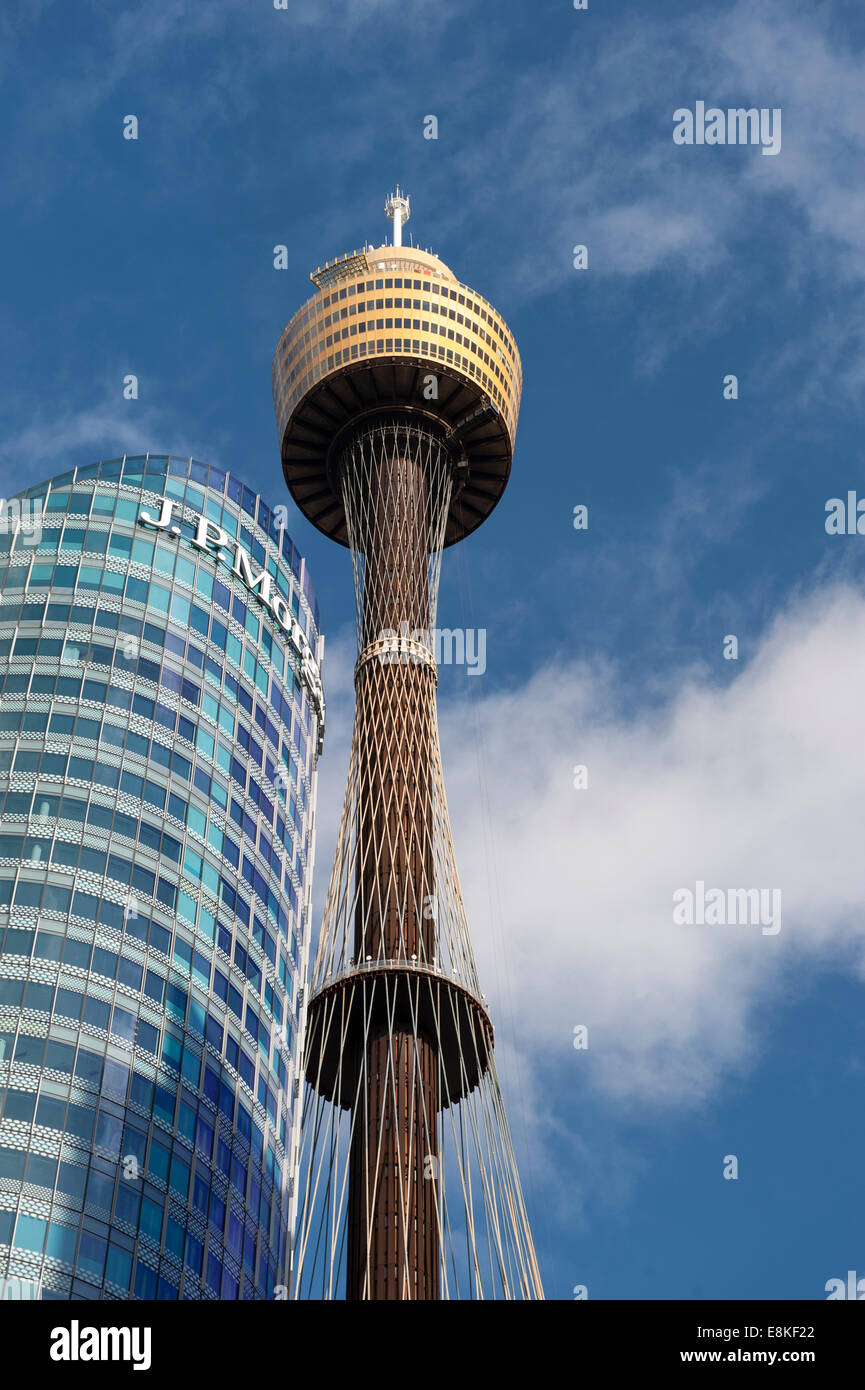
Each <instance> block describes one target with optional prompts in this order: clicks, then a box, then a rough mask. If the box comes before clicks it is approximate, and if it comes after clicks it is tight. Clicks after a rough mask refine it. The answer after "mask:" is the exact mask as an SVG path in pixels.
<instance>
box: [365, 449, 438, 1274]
mask: <svg viewBox="0 0 865 1390" xmlns="http://www.w3.org/2000/svg"><path fill="white" fill-rule="evenodd" d="M425 442H426V443H427V448H426V449H425V450H424V449H422V448H421V447H420V446H421V437H420V436H419V435H418V434H417V433H416V432H415V431H411V432H409V431H407V430H405V429H402V430H400V429H399V428H398V426H397V425H396V423H395V422H392V423H391V424H390V425H387V424H386V425H385V426H384V427H383V429H382V430H381V431H380V432H372V433H370V432H369V431H365V432H364V433H363V434H362V435H360V436H359V437H358V438H357V439H356V441H355V442H354V444H353V446H352V447H350V448H349V449H348V450H347V451H346V453H345V455H344V456H343V469H344V478H343V488H344V491H345V492H346V493H347V495H348V496H349V497H353V498H356V499H358V500H360V505H359V506H355V507H352V512H353V514H354V517H355V528H354V529H355V533H356V534H355V538H354V539H355V546H356V551H357V553H358V554H359V555H360V556H361V557H362V563H363V585H362V590H361V591H359V595H358V604H359V611H358V631H359V639H360V640H359V645H360V648H361V651H360V658H359V661H358V667H357V672H356V677H355V689H356V696H357V703H356V711H357V713H356V720H355V740H356V750H357V756H358V762H359V767H360V789H359V793H360V794H359V806H358V850H357V869H356V878H357V900H356V906H355V922H354V942H355V959H356V961H357V963H358V964H359V965H362V964H363V963H365V962H368V961H379V960H386V961H391V962H395V963H397V964H398V965H400V966H402V967H403V968H405V966H406V964H407V962H409V961H412V960H418V959H421V960H425V961H431V960H432V959H433V958H434V956H435V954H436V945H435V913H434V892H435V885H434V875H433V807H432V775H431V774H432V765H433V762H432V760H433V757H434V756H435V747H436V745H435V740H434V724H435V671H434V668H433V667H432V666H431V665H430V663H429V662H427V661H421V662H418V661H416V660H409V661H400V660H396V661H394V660H393V659H392V658H393V657H394V656H395V655H397V656H398V655H400V653H394V652H393V651H392V650H390V651H389V650H387V648H385V649H384V650H382V643H386V642H387V641H388V634H398V633H403V634H404V633H409V634H410V633H420V634H427V633H428V632H429V627H430V594H429V578H428V573H429V546H430V540H431V537H430V535H429V525H430V519H431V507H432V508H435V503H436V499H435V498H434V497H431V493H430V485H431V481H433V480H432V479H431V478H430V476H429V473H428V466H427V465H428V460H429V457H430V453H431V451H435V449H436V442H435V440H434V438H433V439H430V440H428V441H425ZM361 499H362V500H361ZM349 505H350V506H351V503H349ZM439 510H441V500H440V499H439ZM442 515H443V514H442ZM382 988H387V987H386V986H383V985H381V984H380V983H379V984H375V985H373V986H372V989H373V990H375V989H379V990H381V989H382ZM393 1001H394V1003H395V1001H396V993H394V996H393ZM395 1012H396V1010H395V1008H393V1007H391V1008H386V1009H385V1010H384V1014H383V1017H380V1018H379V1017H377V1018H376V1020H375V1021H374V1022H373V1021H371V1026H370V1027H368V1028H366V1029H365V1040H364V1044H363V1046H364V1048H365V1054H366V1055H365V1057H364V1059H363V1064H362V1065H361V1067H360V1075H361V1077H362V1078H363V1080H362V1085H361V1086H360V1088H359V1094H358V1095H357V1097H356V1103H355V1105H354V1107H353V1109H352V1140H351V1156H350V1161H349V1199H348V1230H347V1245H348V1255H347V1296H348V1297H349V1298H374V1299H405V1298H408V1299H415V1298H417V1299H435V1298H437V1297H438V1292H439V1280H438V1267H439V1250H438V1235H437V1230H436V1191H437V1182H436V1179H437V1164H438V1138H437V1130H438V1119H437V1117H438V1109H439V1088H438V1051H437V1047H436V1043H435V1040H434V1039H432V1038H428V1037H424V1036H420V1035H419V1034H418V1031H417V1027H416V1026H415V1027H412V1026H411V1021H410V1020H404V1021H403V1022H402V1023H401V1022H400V1021H399V1020H398V1019H397V1018H396V1017H395ZM376 1013H377V1014H378V1010H376Z"/></svg>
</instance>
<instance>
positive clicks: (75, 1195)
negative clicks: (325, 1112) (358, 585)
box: [0, 456, 323, 1299]
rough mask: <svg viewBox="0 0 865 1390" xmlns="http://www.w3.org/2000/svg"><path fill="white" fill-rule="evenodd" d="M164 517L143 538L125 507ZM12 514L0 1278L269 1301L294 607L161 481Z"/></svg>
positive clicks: (283, 991) (64, 480) (308, 657)
mask: <svg viewBox="0 0 865 1390" xmlns="http://www.w3.org/2000/svg"><path fill="white" fill-rule="evenodd" d="M166 498H168V499H170V501H171V504H172V506H171V509H170V516H171V520H172V522H173V525H172V526H171V527H170V528H166V529H164V530H159V529H156V528H155V527H154V526H153V525H152V524H148V522H147V520H145V519H144V518H143V517H142V513H145V514H146V517H147V518H148V519H149V520H150V521H151V522H152V521H153V519H155V518H158V517H159V516H160V514H161V513H162V514H166V513H167V512H168V509H167V507H166V503H165V499H166ZM20 502H21V505H20V506H19V508H18V511H19V512H20V513H21V515H20V517H17V518H16V519H15V521H14V524H12V525H10V526H8V528H7V530H6V531H5V532H3V533H0V580H2V603H0V1277H2V1276H6V1277H9V1276H12V1277H17V1278H19V1279H25V1280H34V1281H36V1280H39V1281H41V1285H42V1296H43V1297H46V1298H51V1297H53V1298H62V1299H68V1298H72V1299H77V1298H82V1299H100V1298H117V1299H125V1298H143V1299H151V1298H161V1299H174V1298H191V1299H197V1298H223V1299H234V1298H267V1297H272V1296H273V1295H274V1290H275V1287H276V1286H277V1285H280V1284H287V1282H288V1266H289V1260H290V1245H291V1228H292V1221H293V1204H294V1200H295V1197H294V1181H293V1177H294V1175H293V1170H292V1159H293V1157H294V1155H295V1154H296V1147H297V1127H298V1122H299V1115H298V1109H299V1105H298V1103H297V1100H296V1095H295V1092H296V1090H297V1089H298V1087H297V1086H296V1057H297V1046H298V1035H299V1031H300V1028H299V1025H300V1023H301V1021H302V1019H301V1014H302V996H303V981H304V978H305V972H306V955H307V948H308V936H309V900H310V877H311V855H312V840H313V821H314V809H315V786H316V770H315V769H316V758H317V754H318V751H319V749H320V741H321V735H322V727H321V725H322V717H323V716H322V707H321V702H320V699H319V698H318V693H317V661H318V659H320V655H321V650H322V643H321V640H320V637H319V630H318V612H317V606H316V602H315V596H314V594H313V591H312V588H311V585H310V583H309V579H308V575H307V573H306V569H305V565H304V562H303V560H302V558H301V557H300V555H299V554H298V552H297V550H296V549H295V548H294V547H293V545H292V543H291V540H290V539H289V538H288V536H287V534H286V533H285V531H284V529H283V528H281V526H280V525H279V521H278V518H277V517H276V516H275V515H274V513H273V512H272V511H271V509H270V508H268V507H267V506H266V505H265V503H264V502H263V501H262V499H261V498H260V497H258V496H257V495H256V494H255V493H253V492H251V491H250V490H249V489H248V488H247V487H244V486H243V484H242V483H240V482H238V481H237V480H236V479H235V478H233V477H231V476H230V475H227V474H225V473H223V472H221V471H219V470H217V469H215V468H208V467H207V466H205V465H202V464H198V463H195V462H193V461H190V460H177V459H174V458H170V459H169V458H167V457H159V458H157V457H153V456H147V457H142V458H124V459H115V460H111V461H109V462H103V463H100V464H95V465H92V466H88V467H85V468H79V469H77V470H74V471H73V472H72V473H68V474H65V475H63V476H61V477H58V478H54V479H52V480H51V481H50V482H47V483H45V484H42V485H40V486H39V487H35V488H32V489H30V490H29V491H28V492H27V493H26V494H22V496H21V499H20ZM202 537H204V541H202ZM240 553H242V554H243V557H244V559H245V560H246V562H247V563H246V565H244V564H242V563H241V561H240V559H239V555H240ZM252 572H255V574H257V575H258V579H257V580H256V581H255V583H252ZM264 575H266V576H268V578H267V579H266V580H263V579H262V576H264ZM256 586H257V587H256ZM268 593H270V594H272V596H273V600H274V601H273V602H272V603H271V604H270V605H268V604H267V603H265V602H264V601H263V599H264V597H266V595H267V594H268ZM277 595H279V596H281V599H277V597H276V596H277ZM278 619H280V620H279V621H278Z"/></svg>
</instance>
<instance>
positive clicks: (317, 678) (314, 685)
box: [138, 497, 324, 728]
mask: <svg viewBox="0 0 865 1390" xmlns="http://www.w3.org/2000/svg"><path fill="white" fill-rule="evenodd" d="M138 520H139V523H140V525H142V526H149V527H152V528H153V530H155V531H164V532H165V533H166V534H167V535H169V536H179V535H181V534H182V532H181V527H180V523H179V521H175V520H174V501H173V500H172V498H170V497H165V498H163V500H162V511H161V513H160V514H159V516H158V517H153V516H151V514H150V512H149V511H146V510H145V509H144V508H142V510H141V513H140V514H139V517H138ZM193 525H194V527H195V534H194V535H193V536H191V537H190V539H191V543H192V544H193V545H194V546H195V548H196V550H204V551H207V552H209V553H210V554H212V555H214V556H215V558H216V559H217V560H222V561H223V562H225V563H228V560H229V559H230V554H229V555H228V556H226V555H225V554H223V553H222V552H224V551H228V552H230V551H232V550H233V552H234V563H233V564H232V565H231V573H232V574H233V575H235V576H236V577H237V578H238V579H239V580H240V581H241V583H243V584H245V585H246V588H247V590H248V591H249V593H251V594H254V595H255V597H256V598H257V599H258V601H259V603H261V604H262V605H263V606H264V607H265V608H266V609H267V610H268V612H269V613H270V615H271V617H272V618H273V619H274V621H275V622H276V624H277V626H278V627H279V628H280V629H281V630H282V632H284V633H285V635H286V637H287V638H288V640H289V642H290V643H291V645H292V646H293V647H294V649H295V651H296V652H297V654H298V656H299V657H300V679H301V681H302V682H303V683H304V685H305V686H306V689H307V692H308V694H309V696H310V698H311V700H312V702H313V704H314V705H315V706H316V709H317V713H318V717H319V727H320V728H321V726H322V725H323V724H324V695H323V692H322V688H321V674H320V672H319V669H318V665H317V663H316V661H315V658H314V656H313V654H312V648H311V647H310V645H309V642H308V640H307V637H306V633H305V632H304V631H303V628H302V627H301V626H300V623H299V622H298V621H297V619H296V618H295V617H294V615H293V613H292V611H291V609H290V608H289V606H288V602H287V600H286V599H285V598H284V597H283V595H282V594H281V593H280V592H279V590H278V589H277V587H276V585H275V584H274V582H273V579H272V577H271V576H270V575H269V574H268V573H267V570H262V572H261V574H257V575H253V573H252V560H251V558H250V555H249V551H248V550H244V548H243V546H242V545H241V544H240V543H239V541H236V540H230V539H229V536H228V533H227V532H226V531H224V530H223V529H222V527H221V526H217V525H216V522H214V521H211V520H210V518H209V517H206V516H199V515H198V514H195V516H194V519H193Z"/></svg>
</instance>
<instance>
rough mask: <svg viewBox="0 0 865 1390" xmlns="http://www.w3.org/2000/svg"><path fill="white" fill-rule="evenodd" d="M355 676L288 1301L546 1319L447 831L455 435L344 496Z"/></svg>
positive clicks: (352, 445) (374, 428)
mask: <svg viewBox="0 0 865 1390" xmlns="http://www.w3.org/2000/svg"><path fill="white" fill-rule="evenodd" d="M336 482H337V485H338V487H339V489H340V492H341V496H342V500H343V504H344V507H345V516H346V523H347V530H348V535H349V543H350V547H351V554H352V562H353V566H354V577H355V596H356V603H357V622H358V658H357V663H356V667H355V689H356V711H355V723H354V735H353V740H352V749H351V760H350V766H349V775H348V786H347V791H346V798H345V804H344V808H343V813H342V820H341V823H340V830H339V839H338V845H337V852H336V860H335V863H334V868H333V873H332V876H331V880H330V886H329V890H328V895H327V900H326V906H325V912H324V920H323V924H322V930H321V935H320V939H319V945H318V951H317V955H316V959H315V964H314V966H313V971H312V977H311V981H310V999H309V1005H308V1013H307V1031H306V1040H305V1055H304V1070H305V1075H306V1079H307V1083H308V1086H307V1092H306V1098H305V1113H304V1118H303V1125H302V1136H303V1137H302V1143H301V1154H300V1173H301V1181H302V1182H303V1184H304V1189H303V1198H302V1209H301V1215H300V1220H299V1225H298V1233H297V1241H296V1246H295V1261H294V1270H295V1293H296V1295H297V1296H299V1297H311V1298H338V1297H340V1296H341V1295H342V1293H343V1291H344V1292H345V1295H346V1296H347V1297H348V1298H352V1299H436V1298H490V1297H492V1298H496V1297H499V1298H542V1297H543V1292H542V1289H541V1282H540V1277H539V1273H538V1268H537V1262H536V1259H535V1253H534V1248H533V1244H532V1238H531V1234H530V1231H529V1226H528V1221H527V1218H526V1213H525V1207H524V1203H523V1198H522V1193H521V1190H520V1183H519V1178H518V1175H517V1169H516V1163H515V1159H514V1154H513V1149H512V1145H511V1139H510V1133H509V1129H508V1124H507V1119H506V1117H505V1113H504V1106H503V1103H502V1097H501V1091H500V1087H499V1081H498V1077H497V1074H496V1067H495V1061H494V1056H493V1029H492V1024H491V1022H490V1018H489V1014H488V1011H487V1006H486V1002H485V1000H484V997H483V995H482V994H481V991H480V985H479V982H478V978H477V972H476V968H475V962H474V956H473V952H472V947H471V941H470V938H469V932H468V925H467V922H466V916H465V909H464V906H463V901H462V895H461V892H460V885H459V878H458V875H457V869H456V861H455V856H454V849H453V843H452V840H451V834H450V826H449V821H448V812H447V803H446V799H445V790H444V781H443V776H442V762H441V752H440V748H439V739H438V726H437V721H436V709H435V691H436V683H437V670H436V664H435V660H434V656H433V651H432V642H431V634H432V630H433V625H434V623H435V612H436V598H437V592H438V579H439V572H440V566H441V551H442V546H443V543H444V538H445V528H446V524H447V518H448V511H449V508H450V506H451V501H452V491H453V487H454V465H453V459H452V456H451V453H450V450H449V446H448V441H447V438H446V432H445V430H444V429H438V428H437V427H436V426H435V424H434V423H433V422H431V421H429V420H421V421H420V422H419V423H412V422H409V421H407V420H406V417H405V416H402V417H400V416H398V415H393V416H382V417H378V418H377V419H373V420H367V421H366V422H365V423H363V424H362V425H359V426H358V429H357V430H356V432H355V433H354V434H353V435H352V436H351V437H350V438H349V440H348V442H347V443H346V444H345V445H344V447H343V449H342V452H341V454H340V456H339V459H338V478H337V480H336Z"/></svg>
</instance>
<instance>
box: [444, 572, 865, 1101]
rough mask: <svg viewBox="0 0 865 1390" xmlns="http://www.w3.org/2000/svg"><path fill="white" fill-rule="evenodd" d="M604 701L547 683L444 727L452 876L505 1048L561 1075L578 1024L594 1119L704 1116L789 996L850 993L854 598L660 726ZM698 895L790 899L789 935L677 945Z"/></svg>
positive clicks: (704, 931) (501, 697) (857, 660)
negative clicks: (747, 891)
mask: <svg viewBox="0 0 865 1390" xmlns="http://www.w3.org/2000/svg"><path fill="white" fill-rule="evenodd" d="M615 681H616V673H615V672H614V671H612V670H608V671H607V672H606V673H605V674H603V675H601V676H598V675H596V674H594V673H593V672H592V671H591V670H590V669H588V668H587V667H586V666H582V665H580V664H576V663H575V664H570V665H568V664H559V665H555V666H549V667H547V668H545V669H544V670H542V671H539V672H538V673H536V674H535V675H534V676H533V677H532V678H531V679H530V680H529V681H528V682H527V684H526V685H525V686H524V687H522V688H520V689H518V690H514V691H513V692H510V693H504V694H502V693H498V694H496V693H493V694H490V695H489V696H486V697H482V698H478V699H477V703H476V705H475V707H474V713H473V712H472V710H471V709H469V708H468V706H467V705H466V704H465V703H463V702H452V703H449V704H448V705H447V706H446V707H445V708H444V709H443V710H442V712H441V723H442V734H443V744H444V753H445V778H446V785H447V787H448V794H449V800H450V805H451V813H452V820H453V824H454V836H455V843H456V846H457V859H458V863H459V866H460V871H461V876H462V881H463V888H464V892H465V897H466V902H467V905H468V909H469V921H470V924H471V928H472V934H473V938H474V941H475V947H476V951H477V954H478V957H479V966H480V972H481V979H482V981H483V982H484V987H485V989H486V991H487V994H488V996H489V997H490V998H491V999H492V1000H493V1002H494V1015H495V1016H497V1018H498V1023H499V1029H500V1031H501V1030H502V1029H505V1030H506V1031H507V1028H508V1025H509V1020H510V1019H511V1016H512V1015H513V1024H512V1026H513V1027H514V1028H516V1029H517V1030H518V1032H519V1041H520V1042H521V1043H523V1044H527V1045H528V1049H529V1056H530V1059H531V1057H532V1056H534V1058H535V1060H538V1059H544V1058H546V1059H550V1058H552V1057H553V1056H556V1055H558V1056H559V1057H561V1058H565V1057H567V1056H568V1054H569V1050H570V1053H571V1056H572V1057H573V1056H574V1054H573V1051H572V1032H573V1028H574V1025H575V1024H578V1023H585V1024H587V1025H588V1027H589V1036H590V1048H591V1052H590V1056H591V1062H590V1066H591V1073H590V1074H591V1078H592V1084H593V1085H595V1086H597V1087H598V1088H599V1090H600V1091H602V1092H603V1093H604V1094H606V1095H607V1096H608V1097H614V1098H619V1099H621V1100H623V1101H627V1102H636V1103H640V1104H648V1105H668V1104H673V1105H676V1104H690V1103H696V1102H699V1101H701V1100H703V1099H704V1098H705V1097H707V1096H708V1095H710V1094H711V1093H712V1092H713V1090H714V1089H715V1088H716V1087H717V1086H718V1085H719V1083H720V1082H721V1081H722V1080H723V1079H724V1078H725V1077H726V1076H727V1075H728V1074H729V1073H730V1072H731V1071H733V1070H736V1069H739V1068H743V1067H744V1068H747V1067H748V1066H749V1065H751V1064H752V1063H754V1062H756V1061H757V1060H758V1057H759V1049H760V1036H761V1034H762V1030H763V1028H764V1027H765V1026H766V1015H765V1013H764V1010H765V1009H767V1008H768V1007H769V1006H770V1005H771V1004H772V1002H773V1001H776V1000H778V999H779V998H780V997H781V996H782V994H783V991H784V990H785V988H787V987H788V985H789V983H790V982H791V981H795V980H798V981H799V982H800V986H801V985H802V982H807V981H808V979H810V977H811V975H812V973H813V972H814V970H815V969H816V968H819V967H822V966H832V967H837V968H841V969H845V970H848V971H857V972H859V973H860V974H861V973H862V967H863V960H865V911H863V901H865V898H863V888H865V884H863V863H865V861H863V856H862V851H861V826H862V820H863V814H865V760H863V758H862V756H861V749H862V746H863V735H865V715H863V706H862V694H861V692H862V689H863V687H865V597H863V594H862V593H861V592H859V591H858V590H856V589H854V588H852V587H845V586H835V587H833V588H829V589H825V590H823V591H821V592H820V593H819V594H817V595H816V596H814V597H812V598H811V599H809V600H807V601H805V602H803V603H800V604H799V605H798V606H796V607H795V608H792V609H791V610H789V611H788V612H787V613H786V614H785V615H784V616H783V617H781V618H780V619H779V620H778V621H777V622H776V623H775V625H774V627H773V628H772V629H771V631H770V632H769V633H768V634H767V635H766V636H765V638H764V639H763V640H762V642H761V643H760V645H759V649H758V651H757V653H756V655H755V656H754V659H753V661H752V662H751V663H750V664H749V665H748V666H747V667H744V669H742V670H741V671H740V672H738V674H737V675H736V676H735V679H733V681H732V682H731V683H726V684H725V683H722V682H721V681H716V682H712V681H709V680H702V681H696V680H694V679H693V677H688V678H687V679H686V680H685V682H684V683H683V684H682V685H681V687H679V688H676V687H675V685H673V686H672V687H671V691H670V694H669V698H668V700H667V702H666V704H665V705H664V707H663V708H662V709H661V710H660V711H658V710H657V709H656V710H655V711H654V712H653V713H651V714H638V715H637V716H635V717H623V716H621V715H618V714H613V713H611V710H612V709H613V708H614V705H615V701H614V685H615ZM478 731H480V733H481V736H482V737H481V739H479V738H478ZM478 763H480V772H481V781H480V782H479V777H478ZM577 763H585V764H586V765H587V766H588V768H589V789H588V790H587V791H575V790H573V788H572V777H571V772H572V768H573V766H574V765H575V764H577ZM484 803H485V804H486V806H487V808H488V812H489V819H488V820H486V819H485V816H484V814H483V805H484ZM490 846H492V848H491V849H490ZM485 847H486V848H485ZM697 879H703V880H704V881H705V882H706V883H707V884H708V885H717V886H721V887H724V888H727V887H743V888H747V887H752V886H757V887H770V888H780V889H781V890H782V894H783V917H782V929H781V932H780V934H779V935H778V936H775V937H770V936H764V935H762V934H761V933H760V930H759V928H757V927H744V926H743V927H709V926H703V927H696V926H695V927H679V926H674V925H673V922H672V894H673V892H674V890H675V889H676V888H679V887H684V886H692V887H693V885H694V884H695V882H696V880H697Z"/></svg>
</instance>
